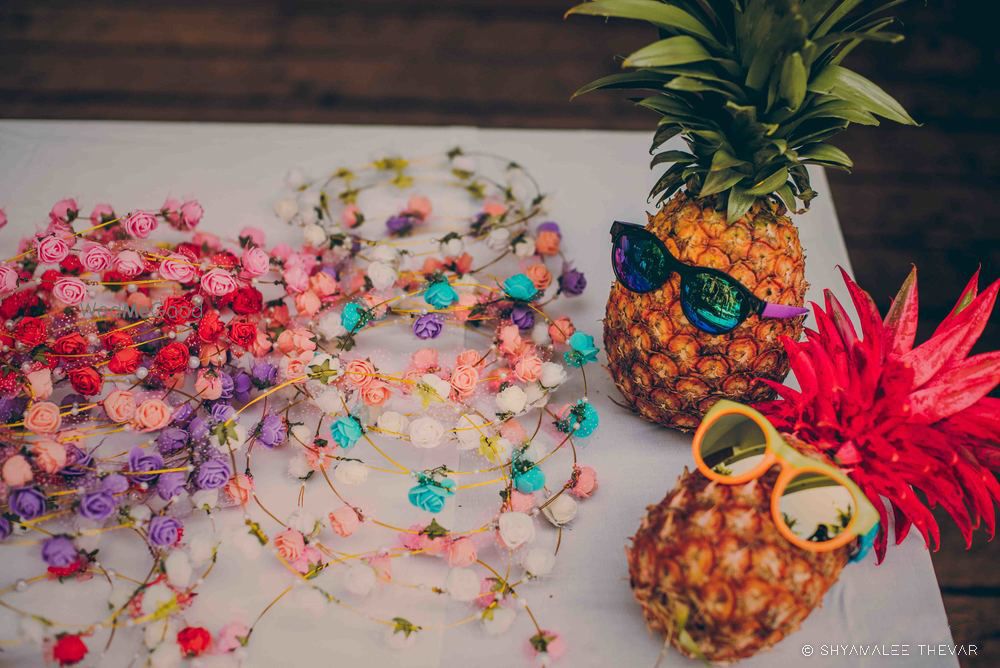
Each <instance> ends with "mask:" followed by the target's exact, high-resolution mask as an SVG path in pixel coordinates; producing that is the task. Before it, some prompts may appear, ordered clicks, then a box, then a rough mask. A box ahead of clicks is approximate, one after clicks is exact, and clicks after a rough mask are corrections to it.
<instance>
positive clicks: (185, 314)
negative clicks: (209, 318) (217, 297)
mask: <svg viewBox="0 0 1000 668" xmlns="http://www.w3.org/2000/svg"><path fill="white" fill-rule="evenodd" d="M197 310H198V311H200V309H197ZM159 315H160V317H161V318H163V322H164V323H166V324H168V325H181V324H184V323H185V322H188V321H189V320H192V319H194V318H195V317H196V316H200V313H196V309H195V307H194V304H192V303H191V301H190V300H189V299H187V298H186V297H176V296H175V297H167V298H166V299H164V300H163V303H162V304H161V305H160V312H159Z"/></svg>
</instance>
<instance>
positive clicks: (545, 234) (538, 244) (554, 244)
mask: <svg viewBox="0 0 1000 668" xmlns="http://www.w3.org/2000/svg"><path fill="white" fill-rule="evenodd" d="M535 250H536V251H537V252H538V253H539V254H540V255H555V254H556V253H558V252H559V235H558V234H557V233H556V232H553V231H552V230H542V231H541V232H539V233H538V236H537V237H535Z"/></svg>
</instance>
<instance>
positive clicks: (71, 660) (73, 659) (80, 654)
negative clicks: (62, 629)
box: [52, 633, 87, 666]
mask: <svg viewBox="0 0 1000 668" xmlns="http://www.w3.org/2000/svg"><path fill="white" fill-rule="evenodd" d="M85 656H87V646H86V645H85V644H83V640H81V639H80V636H75V635H71V634H69V633H64V634H63V635H61V636H59V638H58V640H56V643H55V644H54V645H53V646H52V658H54V659H55V660H56V661H57V662H58V663H59V665H60V666H72V665H74V664H77V663H80V662H81V661H83V658H84V657H85Z"/></svg>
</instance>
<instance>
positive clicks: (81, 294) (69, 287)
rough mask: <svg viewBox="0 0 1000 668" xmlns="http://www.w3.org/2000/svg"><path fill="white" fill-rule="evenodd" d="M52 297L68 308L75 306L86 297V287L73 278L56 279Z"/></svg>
mask: <svg viewBox="0 0 1000 668" xmlns="http://www.w3.org/2000/svg"><path fill="white" fill-rule="evenodd" d="M52 296H53V297H55V298H56V299H58V300H59V301H61V302H63V303H66V304H69V305H70V306H76V305H77V304H79V303H80V302H82V301H83V300H84V298H85V297H86V296H87V285H86V284H85V283H84V282H83V281H81V280H80V279H79V278H76V277H75V276H63V277H62V278H57V279H56V282H55V285H53V287H52Z"/></svg>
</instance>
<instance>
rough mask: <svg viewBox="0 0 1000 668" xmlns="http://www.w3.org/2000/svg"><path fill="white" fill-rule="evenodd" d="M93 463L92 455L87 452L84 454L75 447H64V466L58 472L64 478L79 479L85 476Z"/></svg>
mask: <svg viewBox="0 0 1000 668" xmlns="http://www.w3.org/2000/svg"><path fill="white" fill-rule="evenodd" d="M93 461H94V457H93V455H91V454H90V453H89V452H84V451H83V450H81V449H80V448H78V447H76V446H75V445H72V444H70V445H67V446H66V466H65V467H63V470H62V471H60V473H61V474H63V475H64V476H70V477H74V478H75V477H79V476H82V475H86V474H87V473H88V471H87V469H88V468H90V467H91V464H92V463H93Z"/></svg>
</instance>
